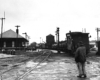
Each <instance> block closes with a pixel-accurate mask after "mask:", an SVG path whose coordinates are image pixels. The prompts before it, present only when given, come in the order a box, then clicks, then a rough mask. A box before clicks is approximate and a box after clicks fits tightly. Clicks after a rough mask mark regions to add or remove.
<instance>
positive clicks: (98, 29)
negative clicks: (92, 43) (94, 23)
mask: <svg viewBox="0 0 100 80" xmlns="http://www.w3.org/2000/svg"><path fill="white" fill-rule="evenodd" d="M96 31H97V41H98V38H99V31H100V28H96Z"/></svg>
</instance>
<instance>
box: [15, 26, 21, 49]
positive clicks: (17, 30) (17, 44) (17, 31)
mask: <svg viewBox="0 0 100 80" xmlns="http://www.w3.org/2000/svg"><path fill="white" fill-rule="evenodd" d="M15 27H17V29H16V33H17V38H16V48H17V47H19V43H18V34H19V29H18V28H19V27H20V26H19V25H17V26H15Z"/></svg>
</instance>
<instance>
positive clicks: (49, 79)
mask: <svg viewBox="0 0 100 80" xmlns="http://www.w3.org/2000/svg"><path fill="white" fill-rule="evenodd" d="M31 54H32V53H31ZM28 55H29V54H28ZM34 57H36V55H35V56H34V55H33V56H31V59H30V60H28V61H26V62H25V63H24V64H22V65H19V66H17V67H16V65H15V66H14V65H13V64H15V63H16V64H20V63H19V62H20V61H23V60H24V59H28V58H30V57H29V56H24V55H18V56H12V58H11V56H10V57H9V58H8V57H7V58H5V59H0V73H1V72H3V71H5V70H7V69H9V68H11V67H12V65H13V67H15V68H14V69H13V70H11V71H9V72H7V73H5V74H3V75H2V76H1V78H2V80H15V79H17V78H18V77H19V76H21V75H22V74H23V73H24V72H27V71H28V70H29V69H31V68H33V67H34V66H35V65H36V64H37V63H38V62H36V61H34ZM99 62H100V57H98V56H91V57H88V58H87V62H86V73H87V76H88V79H79V78H77V77H76V76H77V75H78V70H77V66H76V63H75V61H74V58H72V57H70V56H66V55H65V54H61V55H60V54H59V55H56V54H55V55H54V54H53V55H52V56H51V57H49V59H47V60H46V61H45V62H44V63H42V64H41V65H40V66H38V68H36V69H34V70H33V71H31V73H30V74H28V75H27V76H25V77H23V79H21V80H100V64H99Z"/></svg>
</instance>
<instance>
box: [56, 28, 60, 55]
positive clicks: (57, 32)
mask: <svg viewBox="0 0 100 80" xmlns="http://www.w3.org/2000/svg"><path fill="white" fill-rule="evenodd" d="M56 34H57V38H58V39H57V40H58V48H57V49H58V53H60V50H59V27H57V31H56Z"/></svg>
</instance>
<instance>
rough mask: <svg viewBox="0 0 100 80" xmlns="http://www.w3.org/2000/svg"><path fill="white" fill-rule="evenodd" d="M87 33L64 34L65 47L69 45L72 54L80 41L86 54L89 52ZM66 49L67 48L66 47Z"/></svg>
mask: <svg viewBox="0 0 100 80" xmlns="http://www.w3.org/2000/svg"><path fill="white" fill-rule="evenodd" d="M88 34H89V33H82V32H70V33H67V34H66V39H67V45H68V46H70V45H71V49H72V51H73V53H74V52H75V51H76V49H77V44H78V42H79V41H82V42H83V43H84V45H85V47H86V49H87V53H88V52H89V37H88ZM67 49H68V47H67Z"/></svg>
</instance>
